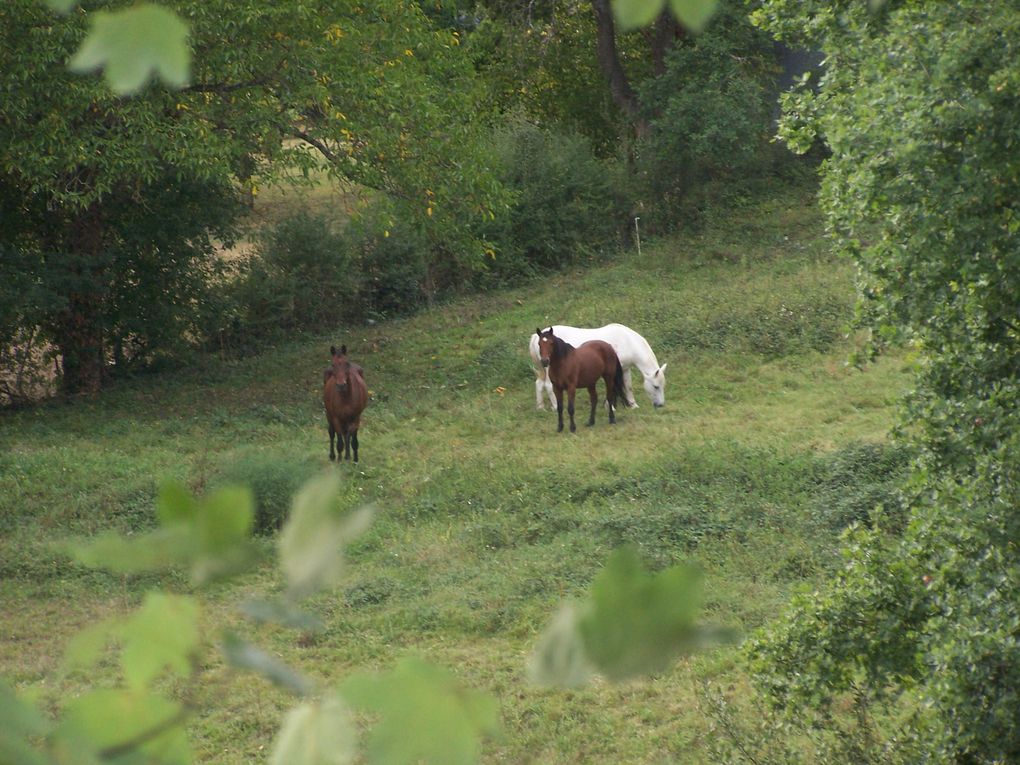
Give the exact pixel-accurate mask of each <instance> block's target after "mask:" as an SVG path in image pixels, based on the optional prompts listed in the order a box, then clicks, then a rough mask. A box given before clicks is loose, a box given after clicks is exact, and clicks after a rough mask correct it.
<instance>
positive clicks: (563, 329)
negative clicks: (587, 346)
mask: <svg viewBox="0 0 1020 765" xmlns="http://www.w3.org/2000/svg"><path fill="white" fill-rule="evenodd" d="M551 329H552V330H553V332H554V333H555V335H556V337H560V338H562V339H563V340H565V341H566V342H568V343H570V344H571V345H572V346H574V347H575V348H576V347H578V346H579V345H581V343H586V342H588V341H589V340H604V341H605V342H607V343H609V344H610V345H611V346H613V350H614V351H616V355H617V356H618V357H619V359H620V364H621V365H622V366H623V395H624V398H625V399H626V401H627V406H629V407H631V408H634V407H636V406H637V405H638V404H637V401H635V400H634V390H633V389H632V388H631V381H630V370H631V368H632V367H637V370H638V371H639V372H640V373H641V375H642V377H643V378H644V385H645V391H646V392H647V393H648V397H649V398H650V399H651V400H652V404H653V405H654V406H656V407H660V406H663V405H664V404H665V403H666V376H665V374H664V373H665V371H666V365H665V364H663V365H662V366H661V367H660V366H659V362H658V361H657V360H656V358H655V354H654V353H653V352H652V347H651V346H650V345H649V344H648V341H647V340H645V339H644V338H643V337H642V336H641V335H639V334H638V333H637V332H635V331H634V330H632V329H631V328H630V327H625V326H623V325H622V324H607V325H606V326H604V327H598V328H597V329H587V328H583V327H567V326H564V325H562V324H554V325H553V326H552V327H551ZM529 351H530V353H531V363H532V366H534V368H535V406H536V407H537V408H538V409H544V408H545V405H544V400H543V395H542V394H543V393H544V394H545V395H546V396H547V397H548V398H549V405H550V406H551V408H552V409H553V410H555V409H556V397H555V395H554V394H553V387H552V382H550V381H549V374H548V370H546V369H543V368H542V361H541V359H540V357H539V354H538V335H536V334H534V333H533V334H532V335H531V344H530V346H529Z"/></svg>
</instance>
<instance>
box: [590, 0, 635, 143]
mask: <svg viewBox="0 0 1020 765" xmlns="http://www.w3.org/2000/svg"><path fill="white" fill-rule="evenodd" d="M591 9H592V11H593V12H594V14H595V30H596V31H595V55H596V57H597V58H598V62H599V67H600V68H601V69H602V73H603V74H604V75H605V77H606V80H607V81H608V82H609V93H610V95H611V96H612V98H613V103H615V104H616V105H617V106H618V107H620V109H621V110H622V111H623V113H624V114H626V115H627V116H628V117H629V118H630V120H631V122H632V123H633V124H634V129H635V131H636V132H637V134H638V135H644V134H645V133H646V132H647V131H648V125H647V123H646V122H645V121H644V120H643V119H642V118H641V113H640V108H639V104H638V100H637V96H636V95H635V93H634V90H633V88H631V86H630V80H629V79H628V78H627V73H626V72H624V71H623V65H622V64H621V63H620V54H619V51H617V49H616V24H615V23H614V22H613V11H612V8H610V6H609V0H591Z"/></svg>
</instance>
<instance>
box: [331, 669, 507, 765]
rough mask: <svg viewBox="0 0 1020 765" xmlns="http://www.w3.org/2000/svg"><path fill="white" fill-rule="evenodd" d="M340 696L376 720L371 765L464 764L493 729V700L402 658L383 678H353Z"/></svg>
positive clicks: (440, 671)
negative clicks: (373, 714) (372, 713)
mask: <svg viewBox="0 0 1020 765" xmlns="http://www.w3.org/2000/svg"><path fill="white" fill-rule="evenodd" d="M343 695H344V698H346V699H347V701H348V702H349V703H350V704H351V705H352V706H354V707H356V708H359V709H364V710H366V711H370V712H375V713H377V714H378V715H379V716H380V720H379V722H378V724H376V726H375V727H374V728H373V730H372V732H371V734H370V737H369V742H368V749H367V753H368V759H369V761H370V762H371V763H373V764H374V765H411V764H412V763H435V764H436V765H462V764H463V765H467V764H468V763H473V762H476V761H477V760H478V757H479V754H480V752H481V739H482V736H484V735H492V734H494V733H495V732H496V731H497V730H498V727H499V710H498V707H497V705H496V702H495V700H493V699H492V698H490V697H489V696H487V695H485V694H482V693H478V692H477V691H471V690H464V689H463V688H461V687H460V686H459V685H458V683H457V681H456V678H455V677H454V676H453V675H451V674H450V673H449V672H448V671H446V670H445V669H442V668H440V667H436V666H434V665H432V664H428V663H426V662H424V661H422V660H420V659H415V658H407V659H404V660H402V661H401V662H400V663H399V664H397V666H396V668H394V669H393V670H392V671H391V672H389V673H388V674H385V675H379V676H369V675H356V676H354V677H352V678H350V679H349V680H348V681H347V682H346V683H345V684H344V687H343Z"/></svg>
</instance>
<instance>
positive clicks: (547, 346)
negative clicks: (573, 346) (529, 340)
mask: <svg viewBox="0 0 1020 765" xmlns="http://www.w3.org/2000/svg"><path fill="white" fill-rule="evenodd" d="M535 334H536V335H538V358H539V360H540V361H541V362H542V366H543V367H548V366H549V362H550V361H551V360H552V357H553V355H554V352H555V349H556V336H555V335H553V331H552V327H549V329H547V330H545V331H544V332H543V331H542V330H541V329H536V330H535Z"/></svg>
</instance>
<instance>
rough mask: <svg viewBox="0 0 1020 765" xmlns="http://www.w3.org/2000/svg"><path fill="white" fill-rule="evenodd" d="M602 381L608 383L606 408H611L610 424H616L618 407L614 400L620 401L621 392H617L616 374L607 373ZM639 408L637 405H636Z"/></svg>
mask: <svg viewBox="0 0 1020 765" xmlns="http://www.w3.org/2000/svg"><path fill="white" fill-rule="evenodd" d="M602 379H603V380H605V382H606V406H607V407H608V408H609V424H610V425H615V424H616V407H615V406H614V405H613V400H614V399H616V400H619V398H618V396H619V395H620V391H618V390H616V373H615V371H614V372H613V373H609V372H606V374H605V375H603V376H602ZM635 406H637V404H635Z"/></svg>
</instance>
